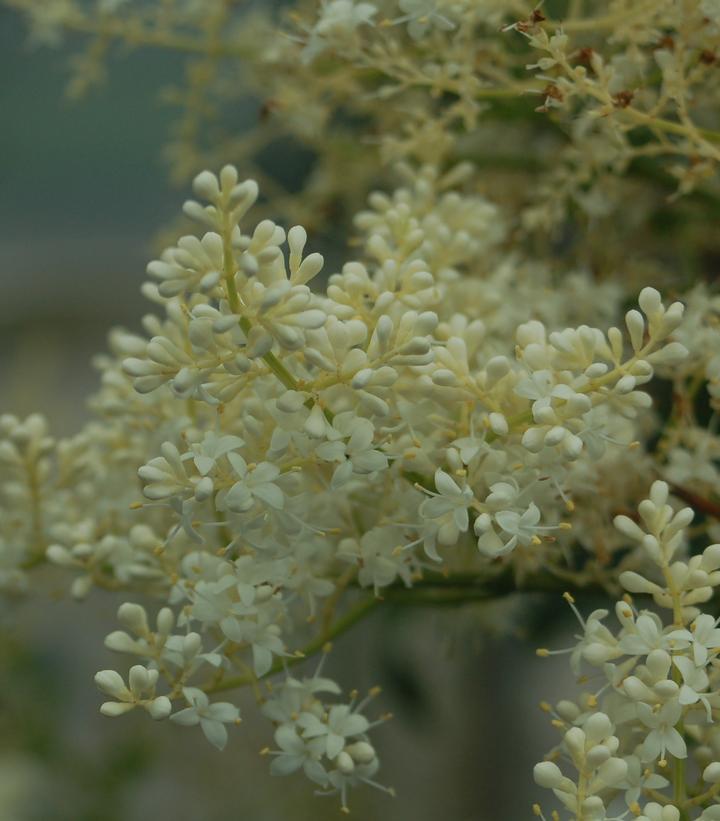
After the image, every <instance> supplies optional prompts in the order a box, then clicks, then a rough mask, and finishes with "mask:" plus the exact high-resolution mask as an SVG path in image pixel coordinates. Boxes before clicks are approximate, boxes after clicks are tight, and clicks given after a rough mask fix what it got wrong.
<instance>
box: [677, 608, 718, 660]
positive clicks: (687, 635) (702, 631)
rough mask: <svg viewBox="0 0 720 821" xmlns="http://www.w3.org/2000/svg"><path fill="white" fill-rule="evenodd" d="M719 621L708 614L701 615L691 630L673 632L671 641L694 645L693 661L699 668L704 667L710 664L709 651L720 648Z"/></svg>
mask: <svg viewBox="0 0 720 821" xmlns="http://www.w3.org/2000/svg"><path fill="white" fill-rule="evenodd" d="M717 625H718V622H717V619H714V618H713V617H712V616H710V615H708V614H707V613H701V614H700V615H699V616H698V617H697V618H696V619H695V621H693V623H692V625H691V626H690V630H673V631H672V633H669V634H668V638H669V639H674V640H676V641H687V642H689V643H690V644H691V645H692V652H693V659H694V661H695V664H696V666H697V667H704V666H705V665H706V664H707V662H708V651H709V650H717V649H718V647H720V629H718V626H717Z"/></svg>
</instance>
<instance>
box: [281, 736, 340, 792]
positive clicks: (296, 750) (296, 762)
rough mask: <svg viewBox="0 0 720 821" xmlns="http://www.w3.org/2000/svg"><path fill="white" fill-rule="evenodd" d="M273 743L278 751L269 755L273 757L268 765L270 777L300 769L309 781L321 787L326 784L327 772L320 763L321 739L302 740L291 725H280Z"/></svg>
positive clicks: (321, 753)
mask: <svg viewBox="0 0 720 821" xmlns="http://www.w3.org/2000/svg"><path fill="white" fill-rule="evenodd" d="M275 743H276V744H277V745H278V747H279V748H280V749H279V750H278V751H274V752H273V751H271V753H270V754H271V755H274V756H275V758H274V759H273V761H272V764H271V765H270V772H271V774H272V775H290V774H291V773H294V772H296V771H297V770H299V769H300V768H301V767H302V768H303V770H304V772H305V775H306V776H307V777H308V778H309V779H310V780H311V781H314V782H315V783H317V784H321V785H323V786H326V785H327V784H328V775H327V772H326V770H325V768H324V767H323V765H322V764H321V763H320V759H321V757H322V755H323V746H324V745H323V741H322V739H306V738H303V737H301V736H300V735H299V734H298V732H297V730H296V729H295V727H293V726H292V725H290V724H281V725H280V726H279V727H278V728H277V730H275Z"/></svg>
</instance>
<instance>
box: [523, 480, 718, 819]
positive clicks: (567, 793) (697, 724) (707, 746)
mask: <svg viewBox="0 0 720 821" xmlns="http://www.w3.org/2000/svg"><path fill="white" fill-rule="evenodd" d="M668 492H669V491H668V486H667V484H666V483H664V482H660V481H657V482H655V483H654V484H653V486H652V489H651V491H650V498H649V499H646V500H645V501H643V502H641V504H640V505H639V508H638V511H639V519H638V520H637V521H635V520H634V519H632V518H630V517H628V516H625V515H621V516H618V517H617V518H616V519H615V526H616V527H617V528H618V530H619V531H620V532H621V533H622V534H623V536H624V537H625V539H626V540H628V541H629V542H630V543H631V544H633V545H637V546H639V551H638V552H637V553H635V554H633V555H634V558H635V560H636V561H637V568H638V569H637V570H625V571H623V572H622V573H621V574H620V583H621V584H622V586H623V587H624V588H625V589H626V590H627V591H629V593H632V594H640V595H646V596H650V597H652V599H653V600H654V602H655V604H656V606H657V607H658V608H661V610H665V611H669V618H663V617H661V616H660V615H658V613H657V612H655V611H654V610H649V609H644V610H639V611H638V610H637V609H636V608H635V606H634V604H633V602H632V599H631V598H630V596H625V597H624V598H623V599H622V600H621V601H619V602H618V603H617V605H616V607H615V615H616V617H617V620H618V622H619V629H618V630H617V632H615V631H613V630H611V629H610V628H609V627H607V626H606V625H605V624H604V623H603V622H604V619H605V618H606V617H607V615H608V611H607V610H596V611H594V612H593V613H591V614H590V615H589V616H588V617H587V619H583V618H582V617H581V616H580V614H579V613H577V615H578V619H579V621H580V625H581V627H582V632H581V634H580V635H579V636H578V643H577V645H576V646H575V647H574V648H572V651H571V666H572V669H573V671H574V672H575V673H576V674H579V673H580V669H581V666H582V665H583V664H585V665H589V666H590V667H591V668H595V670H596V671H597V672H596V674H595V676H594V679H595V680H596V681H597V685H596V686H597V689H596V691H595V692H591V693H585V694H584V695H583V697H582V699H581V700H580V701H579V702H577V703H576V702H573V701H567V700H565V701H561V702H560V703H559V704H558V705H557V706H556V707H555V708H554V709H553V708H551V707H550V706H549V705H545V708H546V709H547V710H548V711H549V712H551V713H552V714H553V716H554V721H553V724H554V725H555V726H556V727H558V728H559V729H560V730H561V732H562V733H563V739H562V742H561V743H560V745H559V746H558V748H557V749H556V750H554V751H553V752H552V753H551V755H550V756H549V757H548V759H547V760H545V761H543V762H542V763H540V764H538V765H537V766H536V767H535V780H536V781H537V783H538V784H539V785H540V786H542V787H546V788H548V789H551V790H552V791H553V792H554V793H555V796H556V797H557V798H558V799H559V801H560V802H561V804H562V805H563V806H564V807H565V809H566V810H567V811H568V812H569V813H570V815H569V817H571V818H575V819H581V818H582V819H592V821H612V819H621V818H625V817H626V816H627V815H628V814H629V813H630V814H632V816H634V817H638V818H642V819H643V821H680V819H681V818H682V819H702V821H711V820H713V821H714V819H718V818H720V803H718V800H720V760H719V759H720V747H719V746H718V745H719V744H720V734H719V733H718V726H717V711H718V709H719V708H720V695H719V693H718V683H719V676H720V672H719V668H718V665H717V655H718V652H719V651H720V628H718V626H717V625H718V622H717V620H716V618H715V617H714V616H713V615H710V614H709V613H706V612H703V610H702V607H701V606H702V605H705V604H707V603H708V602H710V601H711V599H712V598H713V596H714V593H715V588H716V587H717V586H718V585H720V544H713V545H710V546H709V547H707V548H705V550H704V551H703V552H702V553H700V554H697V555H692V556H690V555H688V549H687V538H686V528H687V527H688V525H689V524H690V523H691V521H692V520H693V511H692V510H691V508H688V507H686V508H683V509H681V510H679V511H677V512H676V511H674V510H673V508H672V507H671V506H670V504H669V503H668ZM566 598H567V600H568V601H569V602H570V603H571V606H573V608H574V604H573V600H572V597H571V596H570V595H569V594H566ZM576 612H577V611H576ZM539 653H540V654H541V655H549V654H550V651H547V650H540V651H539ZM585 680H587V679H585ZM690 753H692V756H693V758H694V759H695V761H696V762H697V765H698V770H697V778H696V781H695V783H693V781H692V780H691V778H690V771H689V770H688V769H687V768H686V759H688V757H689V755H690ZM558 761H559V762H560V763H561V764H562V763H565V764H566V765H567V766H565V767H563V769H561V767H560V766H558V763H557V762H558ZM568 772H571V773H572V774H571V775H568V774H566V773H568ZM670 785H672V787H673V791H672V796H669V795H666V794H665V793H664V792H662V790H663V789H664V788H665V787H669V786H670ZM648 797H650V798H652V800H650V801H647V798H648ZM641 802H642V803H641ZM536 814H537V815H539V816H540V817H544V816H543V815H542V812H541V810H540V808H539V807H536ZM553 817H555V815H553Z"/></svg>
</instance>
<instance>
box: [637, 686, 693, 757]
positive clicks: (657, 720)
mask: <svg viewBox="0 0 720 821" xmlns="http://www.w3.org/2000/svg"><path fill="white" fill-rule="evenodd" d="M637 715H638V718H639V719H640V721H641V722H642V723H643V724H644V725H645V727H648V728H649V729H650V732H649V733H648V735H647V736H646V738H645V741H644V742H643V743H642V747H641V748H640V759H641V761H643V762H644V763H647V762H650V761H655V760H656V759H657V758H661V759H664V758H665V753H666V752H669V753H670V755H673V756H675V758H687V746H686V745H685V739H684V738H683V737H682V735H681V734H680V733H679V732H678V730H677V729H676V726H675V725H676V724H677V723H678V721H679V720H680V716H681V715H682V707H681V706H680V703H679V702H678V701H674V700H673V701H668V702H666V703H665V704H663V705H662V707H660V709H659V710H657V711H655V710H653V708H652V707H651V706H650V705H649V704H644V703H643V702H640V703H639V704H638V705H637Z"/></svg>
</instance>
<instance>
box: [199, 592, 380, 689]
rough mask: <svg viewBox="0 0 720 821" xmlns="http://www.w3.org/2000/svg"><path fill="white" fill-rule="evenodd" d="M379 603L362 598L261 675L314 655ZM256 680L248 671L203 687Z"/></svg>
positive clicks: (239, 684)
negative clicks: (311, 638)
mask: <svg viewBox="0 0 720 821" xmlns="http://www.w3.org/2000/svg"><path fill="white" fill-rule="evenodd" d="M380 603H381V599H376V598H375V597H374V596H371V597H368V598H365V599H362V600H361V601H359V602H358V603H357V604H356V605H355V607H353V608H351V609H350V610H348V612H347V613H345V615H344V616H343V617H342V618H340V619H338V620H337V621H336V622H335V623H334V624H333V625H331V626H330V627H329V628H328V629H327V630H324V631H323V632H322V633H321V634H320V635H319V636H317V638H315V639H313V640H312V641H311V642H309V643H308V644H306V645H305V647H303V648H302V650H300V651H299V653H298V654H296V655H294V656H291V657H290V658H282V659H278V660H277V661H276V662H275V663H274V664H273V665H272V667H271V668H270V670H269V671H268V672H267V673H266V675H265V676H263V678H264V679H266V678H270V677H271V676H274V675H275V674H277V673H281V672H282V671H283V670H284V669H286V668H287V667H293V666H295V665H296V664H300V662H302V661H305V659H306V658H309V657H310V656H314V655H315V654H316V653H319V652H320V651H321V650H322V648H323V647H324V646H325V645H326V644H327V643H328V642H329V641H331V640H332V639H334V638H336V637H337V636H340V635H342V634H343V633H345V632H346V631H348V630H349V629H350V628H351V627H353V626H354V625H355V624H357V622H359V621H360V620H361V619H363V618H365V616H367V615H368V614H369V613H370V612H371V611H372V610H374V609H375V607H377V606H378V605H379V604H380ZM256 681H257V676H255V675H254V674H252V673H248V674H247V675H243V676H233V677H231V678H227V679H224V680H223V681H220V682H218V683H217V684H213V685H211V686H209V687H207V688H204V689H205V692H206V693H220V692H223V691H224V690H234V689H235V688H237V687H246V686H247V685H249V684H254V683H255V682H256Z"/></svg>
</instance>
